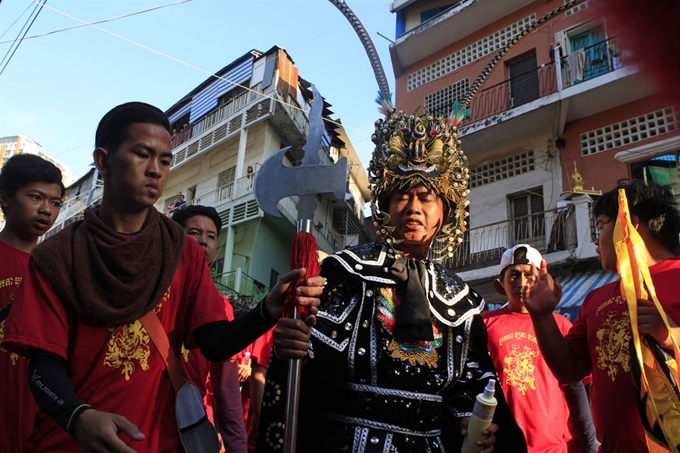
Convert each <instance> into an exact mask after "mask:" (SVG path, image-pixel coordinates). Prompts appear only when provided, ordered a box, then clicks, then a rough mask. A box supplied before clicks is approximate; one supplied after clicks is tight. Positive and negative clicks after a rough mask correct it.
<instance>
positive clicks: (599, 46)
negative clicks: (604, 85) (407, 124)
mask: <svg viewBox="0 0 680 453" xmlns="http://www.w3.org/2000/svg"><path fill="white" fill-rule="evenodd" d="M628 64H629V52H627V51H626V50H625V49H623V48H621V47H620V40H619V39H617V38H616V37H613V38H609V39H606V40H604V41H600V42H598V43H596V44H593V45H591V46H588V47H585V48H583V49H580V50H577V51H575V52H572V53H571V54H569V55H567V56H564V57H562V58H560V59H559V61H558V62H557V63H555V62H550V63H546V64H544V65H541V66H540V67H538V68H536V69H532V70H531V71H528V72H526V73H524V74H521V75H519V76H516V77H513V78H511V79H508V80H504V81H503V82H500V83H498V84H496V85H494V86H491V87H489V88H486V89H485V90H482V91H481V92H480V93H479V94H477V95H476V96H475V97H474V98H473V99H472V102H471V103H470V117H469V118H468V119H466V120H465V121H463V122H462V123H461V127H463V128H464V127H466V126H469V125H471V124H474V123H477V122H479V121H483V120H485V119H487V118H490V117H492V116H494V115H498V114H500V113H503V112H506V111H508V110H511V109H513V108H517V107H519V106H521V105H524V104H527V103H529V102H531V101H535V100H536V99H540V98H542V97H545V96H548V95H550V94H553V93H555V92H557V91H559V90H561V89H564V88H568V87H570V86H573V85H576V84H579V83H581V82H584V81H586V80H590V79H594V78H596V77H600V76H602V75H605V74H608V73H609V72H612V71H615V70H617V69H619V68H622V67H624V66H626V65H628ZM556 71H559V72H560V76H561V80H562V86H561V87H560V86H559V85H558V81H557V77H556ZM434 113H437V114H446V113H448V108H447V111H446V112H441V111H440V112H434Z"/></svg>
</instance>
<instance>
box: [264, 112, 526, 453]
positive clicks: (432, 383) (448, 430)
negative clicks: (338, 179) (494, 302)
mask: <svg viewBox="0 0 680 453" xmlns="http://www.w3.org/2000/svg"><path fill="white" fill-rule="evenodd" d="M373 142H374V143H375V145H376V147H375V151H374V153H373V157H372V160H371V163H370V166H369V178H370V184H371V186H370V187H371V198H372V199H371V208H372V214H373V219H374V222H375V225H376V226H377V228H378V229H379V233H380V235H381V237H382V241H381V242H380V243H369V244H364V245H360V246H356V247H350V248H348V249H345V250H343V251H340V252H338V253H337V254H335V255H331V256H328V257H327V258H326V259H325V260H324V261H323V264H322V271H321V275H322V276H324V277H325V278H326V279H327V284H326V286H325V289H324V294H323V295H322V297H321V306H320V307H319V308H320V312H319V313H318V315H317V323H316V325H315V326H314V329H313V330H312V336H311V339H310V341H311V348H310V350H309V356H308V357H306V358H305V359H304V364H303V367H302V378H301V390H300V409H299V415H300V417H299V433H298V441H297V445H298V448H297V451H298V452H323V453H328V452H394V453H416V452H417V453H423V452H437V453H443V452H459V451H460V445H461V442H462V433H463V432H464V427H465V426H467V418H466V417H469V416H470V415H471V411H472V407H473V404H474V399H475V397H476V395H477V394H478V393H480V392H482V390H483V389H484V387H485V386H486V383H487V381H488V380H489V378H495V377H496V373H495V371H494V368H493V365H492V363H491V361H490V359H489V355H488V352H487V350H486V344H487V338H486V329H485V327H484V323H483V322H482V319H481V318H480V316H479V313H480V311H481V310H482V309H483V306H484V301H483V299H482V297H481V296H480V295H479V294H477V293H476V292H475V291H473V290H472V289H470V288H469V287H468V286H467V284H465V282H463V281H462V280H461V279H460V278H459V277H458V276H456V275H454V274H452V273H451V272H449V271H447V270H446V269H445V268H444V267H443V266H442V265H441V264H438V263H435V262H434V261H436V260H438V259H442V258H445V257H447V256H451V255H452V254H453V252H454V251H455V249H456V248H457V246H458V245H459V244H460V242H461V241H462V239H463V234H464V232H465V228H466V217H467V215H468V214H467V210H466V208H467V205H468V203H469V202H468V201H467V195H468V194H469V190H468V179H469V174H468V168H467V159H466V157H465V156H464V154H463V152H462V150H461V149H460V142H459V141H458V139H457V134H456V129H455V127H452V126H451V125H449V124H447V122H446V120H444V119H443V118H433V117H432V116H429V115H425V116H424V117H422V118H420V117H417V116H414V115H405V114H404V113H403V112H396V111H394V109H392V110H390V111H389V113H388V114H387V118H386V119H384V120H379V121H377V122H376V132H375V134H374V135H373ZM298 323H299V321H298ZM295 325H296V323H295V322H294V321H293V320H286V321H281V322H280V323H279V326H278V327H277V332H276V333H275V336H278V338H277V340H276V341H275V345H276V348H275V356H274V358H273V359H272V364H271V366H270V369H269V372H268V375H267V386H266V389H265V396H264V399H263V412H262V417H261V420H260V429H259V433H260V434H259V442H258V449H257V451H258V452H270V451H272V452H273V451H281V449H282V445H283V436H284V423H285V422H284V419H283V413H284V402H285V397H286V396H285V395H284V389H285V387H286V362H284V361H281V360H279V359H278V358H277V356H278V357H287V356H290V354H288V352H289V351H287V350H286V347H285V346H284V345H285V344H286V342H285V341H281V339H282V338H284V337H285V336H286V335H287V334H288V333H290V338H291V339H292V338H293V337H294V336H295V335H298V334H299V332H297V331H295ZM287 329H289V332H288V331H287ZM297 338H298V339H299V336H297ZM496 397H497V398H498V399H499V405H498V408H497V410H496V416H495V418H494V424H492V425H491V427H490V428H489V429H488V431H487V433H486V436H485V438H484V439H483V441H482V444H483V447H484V448H483V450H482V451H484V452H490V451H492V450H494V451H509V452H523V451H526V445H525V442H524V437H523V435H522V433H521V430H520V429H519V428H518V427H517V425H516V423H515V422H514V419H513V418H512V416H511V415H510V413H509V411H508V409H507V405H506V404H505V401H504V400H503V392H502V391H501V389H500V388H497V391H496ZM494 442H495V444H494ZM494 447H495V449H494ZM480 448H482V447H480Z"/></svg>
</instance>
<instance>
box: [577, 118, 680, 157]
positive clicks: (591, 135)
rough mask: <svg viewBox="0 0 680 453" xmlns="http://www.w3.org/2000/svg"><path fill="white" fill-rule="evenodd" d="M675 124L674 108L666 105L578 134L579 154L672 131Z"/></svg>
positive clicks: (582, 154)
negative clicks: (662, 107) (659, 108)
mask: <svg viewBox="0 0 680 453" xmlns="http://www.w3.org/2000/svg"><path fill="white" fill-rule="evenodd" d="M676 124H677V118H676V116H675V109H674V108H673V107H666V108H664V109H661V110H657V111H655V112H650V113H647V114H644V115H640V116H638V117H635V118H630V119H627V120H625V121H621V122H620V123H615V124H610V125H608V126H605V127H602V128H600V129H595V130H592V131H589V132H586V133H584V134H581V135H580V136H579V139H580V142H581V156H588V155H590V154H595V153H599V152H601V151H607V150H609V149H614V148H618V147H620V146H625V145H628V144H630V143H635V142H639V141H640V140H645V139H647V138H651V137H656V136H657V135H661V134H665V133H667V132H671V131H674V130H675V128H676V127H677V126H676Z"/></svg>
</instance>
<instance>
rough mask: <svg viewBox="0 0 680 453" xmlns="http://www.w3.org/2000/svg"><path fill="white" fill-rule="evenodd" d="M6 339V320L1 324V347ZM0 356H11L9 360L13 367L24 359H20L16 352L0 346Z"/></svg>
mask: <svg viewBox="0 0 680 453" xmlns="http://www.w3.org/2000/svg"><path fill="white" fill-rule="evenodd" d="M4 338H5V320H3V321H2V322H0V345H1V344H2V340H3V339H4ZM0 354H9V360H10V361H11V362H12V365H13V366H14V365H16V364H17V362H18V361H19V359H20V358H22V359H23V357H20V356H19V354H16V353H14V352H9V351H8V350H7V349H5V348H3V347H2V346H0Z"/></svg>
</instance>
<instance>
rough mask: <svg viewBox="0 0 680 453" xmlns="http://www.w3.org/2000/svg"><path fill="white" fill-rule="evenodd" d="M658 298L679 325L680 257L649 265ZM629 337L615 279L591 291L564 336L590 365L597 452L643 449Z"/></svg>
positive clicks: (623, 303)
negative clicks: (679, 285)
mask: <svg viewBox="0 0 680 453" xmlns="http://www.w3.org/2000/svg"><path fill="white" fill-rule="evenodd" d="M649 270H650V273H651V275H652V281H653V282H654V288H655V289H656V294H657V296H658V298H659V302H661V305H662V306H663V307H664V311H665V312H666V314H667V315H668V316H669V317H670V318H671V319H673V321H674V322H675V323H676V324H680V292H679V291H678V281H680V258H672V259H668V260H666V261H663V262H661V263H659V264H656V265H654V266H652V267H650V268H649ZM631 338H632V332H631V328H630V318H629V316H628V305H627V304H626V301H625V300H623V298H622V297H621V290H620V289H619V282H614V283H610V284H609V285H605V286H603V287H601V288H598V289H596V290H594V291H591V292H590V293H589V294H588V296H586V299H585V300H584V302H583V305H582V306H581V309H580V311H579V315H578V317H577V318H576V321H574V326H573V327H572V328H571V330H570V331H569V334H568V335H567V340H568V341H569V344H570V345H571V349H572V350H573V351H574V352H575V353H576V354H577V355H578V356H579V357H580V359H581V360H584V361H585V362H586V363H589V364H590V366H591V369H592V375H593V386H592V389H591V399H592V404H593V422H594V423H595V429H596V431H597V438H598V440H599V441H600V442H601V443H602V446H601V447H600V451H601V452H602V453H614V452H616V453H626V452H630V453H639V452H644V451H647V443H646V441H645V434H644V429H643V427H642V422H641V421H640V416H639V415H638V409H637V406H636V400H637V398H638V395H639V394H638V390H637V389H636V388H635V384H634V381H633V375H632V373H631V368H630V366H631V362H630V354H629V349H628V348H629V344H630V340H631Z"/></svg>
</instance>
